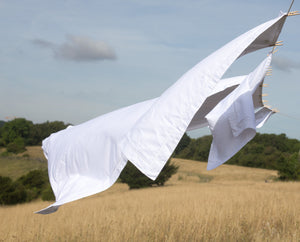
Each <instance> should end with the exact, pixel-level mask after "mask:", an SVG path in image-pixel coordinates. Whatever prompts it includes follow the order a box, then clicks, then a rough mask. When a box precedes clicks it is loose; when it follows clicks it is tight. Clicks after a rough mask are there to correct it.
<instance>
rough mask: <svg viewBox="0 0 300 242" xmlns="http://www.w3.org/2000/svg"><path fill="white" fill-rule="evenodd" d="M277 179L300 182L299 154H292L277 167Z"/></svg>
mask: <svg viewBox="0 0 300 242" xmlns="http://www.w3.org/2000/svg"><path fill="white" fill-rule="evenodd" d="M278 175H279V179H280V180H282V181H300V154H298V153H294V154H293V155H291V156H289V157H288V158H287V159H286V160H285V162H282V163H281V164H280V166H278Z"/></svg>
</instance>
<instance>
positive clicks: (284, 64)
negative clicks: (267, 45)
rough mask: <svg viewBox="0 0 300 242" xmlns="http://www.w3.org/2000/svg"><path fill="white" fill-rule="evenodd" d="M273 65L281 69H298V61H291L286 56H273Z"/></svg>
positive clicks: (299, 66) (299, 63)
mask: <svg viewBox="0 0 300 242" xmlns="http://www.w3.org/2000/svg"><path fill="white" fill-rule="evenodd" d="M272 63H273V65H274V67H276V68H278V69H279V70H281V71H287V72H288V71H290V70H291V69H300V62H296V61H293V60H291V59H288V58H286V57H280V56H274V58H273V61H272Z"/></svg>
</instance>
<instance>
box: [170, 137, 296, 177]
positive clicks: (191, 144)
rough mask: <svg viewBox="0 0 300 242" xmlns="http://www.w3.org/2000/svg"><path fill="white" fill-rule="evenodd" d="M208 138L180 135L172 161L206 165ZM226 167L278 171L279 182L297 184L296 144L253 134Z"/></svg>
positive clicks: (288, 140) (290, 140)
mask: <svg viewBox="0 0 300 242" xmlns="http://www.w3.org/2000/svg"><path fill="white" fill-rule="evenodd" d="M211 142H212V136H210V135H208V136H203V137H201V138H198V139H191V138H190V137H189V136H188V135H186V134H185V135H184V136H183V137H182V139H181V141H180V142H179V144H178V146H177V148H176V149H175V152H174V154H173V156H174V157H177V158H183V159H191V160H198V161H207V160H208V155H209V150H210V145H211ZM226 164H233V165H239V166H247V167H255V168H264V169H273V170H278V174H279V179H280V180H300V141H299V140H297V139H290V138H288V137H287V136H286V135H285V134H280V135H276V134H260V133H258V134H256V136H255V137H254V139H252V140H251V141H250V142H249V143H248V144H247V145H246V146H244V147H243V148H242V149H241V150H240V151H239V152H238V153H237V154H236V155H235V156H233V157H232V158H231V159H230V160H228V161H227V163H226Z"/></svg>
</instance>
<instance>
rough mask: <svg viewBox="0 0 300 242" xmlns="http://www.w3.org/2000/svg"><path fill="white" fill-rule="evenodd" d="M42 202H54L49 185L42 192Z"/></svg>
mask: <svg viewBox="0 0 300 242" xmlns="http://www.w3.org/2000/svg"><path fill="white" fill-rule="evenodd" d="M42 200H43V201H55V196H54V193H53V191H52V188H51V186H50V184H49V186H47V188H46V189H45V190H43V191H42Z"/></svg>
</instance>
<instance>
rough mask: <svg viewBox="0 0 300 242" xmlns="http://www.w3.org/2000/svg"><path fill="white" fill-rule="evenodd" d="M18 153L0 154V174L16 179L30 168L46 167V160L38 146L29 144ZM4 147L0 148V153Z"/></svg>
mask: <svg viewBox="0 0 300 242" xmlns="http://www.w3.org/2000/svg"><path fill="white" fill-rule="evenodd" d="M26 149H27V150H26V151H25V152H23V153H21V154H18V155H13V154H11V155H9V156H0V176H8V177H11V178H12V179H17V178H19V177H20V176H22V175H25V174H27V173H28V172H29V171H31V170H35V169H46V168H47V161H46V159H45V157H44V155H43V152H42V149H41V147H40V146H29V147H27V148H26ZM4 150H5V149H0V154H1V153H2V152H4Z"/></svg>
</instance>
